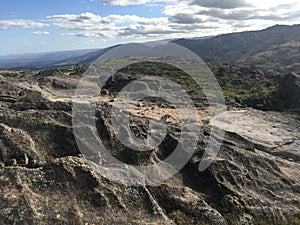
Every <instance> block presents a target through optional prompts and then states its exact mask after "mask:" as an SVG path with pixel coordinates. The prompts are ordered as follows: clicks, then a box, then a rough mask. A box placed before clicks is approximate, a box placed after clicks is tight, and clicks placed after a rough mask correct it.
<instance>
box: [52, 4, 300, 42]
mask: <svg viewBox="0 0 300 225" xmlns="http://www.w3.org/2000/svg"><path fill="white" fill-rule="evenodd" d="M105 1H106V2H107V3H109V4H113V5H130V4H146V5H145V7H147V4H155V2H158V1H160V2H168V4H167V5H165V6H164V10H163V16H162V17H153V18H146V17H140V16H136V15H115V14H111V15H108V16H100V15H95V14H93V13H82V14H79V15H77V14H65V15H54V16H49V17H47V19H48V20H49V21H51V23H52V24H53V25H54V26H56V27H58V28H60V29H62V30H64V32H63V33H62V35H64V36H67V35H68V36H79V37H86V38H101V39H103V40H104V39H108V40H111V39H116V40H117V39H118V40H120V39H121V38H124V39H125V38H126V39H133V40H138V39H145V38H153V37H155V38H163V39H164V38H178V37H194V36H208V35H216V34H220V33H229V32H236V31H243V30H257V29H261V28H265V27H266V26H269V25H275V24H277V23H278V24H294V23H299V21H300V12H299V10H297V9H298V8H299V3H298V2H297V1H296V0H286V2H285V3H284V4H282V1H279V0H265V1H261V0H253V1H250V0H181V1H176V0H155V1H150V0H135V1H133V0H105Z"/></svg>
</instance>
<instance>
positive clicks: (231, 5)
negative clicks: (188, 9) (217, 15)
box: [190, 0, 252, 9]
mask: <svg viewBox="0 0 300 225" xmlns="http://www.w3.org/2000/svg"><path fill="white" fill-rule="evenodd" d="M190 4H191V5H199V6H203V7H208V8H220V9H235V8H241V7H249V6H252V4H251V3H249V2H248V1H246V0H193V1H192V2H191V3H190Z"/></svg>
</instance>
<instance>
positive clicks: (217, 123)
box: [0, 73, 300, 225]
mask: <svg viewBox="0 0 300 225" xmlns="http://www.w3.org/2000/svg"><path fill="white" fill-rule="evenodd" d="M70 76H71V77H70ZM79 79H80V77H79V76H76V75H66V74H60V73H59V74H54V75H53V74H48V73H40V74H38V75H37V76H36V77H34V78H26V77H25V78H24V77H3V76H0V96H1V98H0V224H74V225H77V224H78V225H81V224H82V225H85V224H97V225H98V224H118V225H119V224H216V225H217V224H259V222H257V221H268V224H282V221H285V220H288V219H289V218H290V217H292V216H295V215H297V214H299V212H300V207H299V206H300V141H299V137H300V117H299V115H297V114H289V113H278V112H262V111H258V110H254V109H251V108H247V109H231V110H230V111H226V112H224V113H222V114H220V115H215V116H212V115H210V114H209V110H208V109H207V108H198V109H197V110H198V112H199V115H200V118H201V119H200V121H206V122H203V123H200V136H199V141H198V146H197V149H196V151H195V153H194V155H193V157H192V158H191V159H190V160H189V162H188V163H187V164H186V165H185V166H184V168H182V169H181V170H180V171H179V172H178V173H177V174H176V175H175V176H173V177H172V178H169V179H168V180H166V181H163V182H161V183H158V184H155V185H147V186H137V187H131V186H126V185H121V184H118V183H116V182H112V181H110V180H108V179H106V178H104V177H102V176H101V175H100V174H99V173H97V172H96V171H95V170H94V169H93V167H92V166H91V164H89V163H88V162H87V159H86V158H84V157H83V156H82V154H81V152H80V151H79V148H78V146H77V144H76V140H75V137H74V133H73V126H72V104H71V99H72V94H73V93H74V92H75V88H76V84H77V83H78V81H79ZM97 99H98V103H97V109H96V114H95V118H96V125H97V129H98V134H99V136H100V138H101V140H102V141H103V143H104V145H105V146H106V147H107V148H108V149H109V150H110V151H111V154H112V155H114V156H115V157H116V158H118V159H119V160H121V161H123V162H126V163H128V164H132V165H143V166H144V165H149V164H155V163H157V162H159V161H160V160H163V159H165V158H166V157H167V156H168V155H170V154H171V152H172V151H173V150H174V148H175V147H176V146H177V144H178V142H179V136H180V135H179V134H180V129H178V124H177V114H176V112H174V111H175V109H174V108H172V106H168V105H164V106H163V107H162V106H161V105H162V103H161V102H156V100H150V102H149V101H148V102H141V103H138V104H137V105H136V109H133V111H130V112H128V113H131V126H130V129H129V130H127V131H128V132H133V133H134V134H135V135H136V136H137V137H139V138H145V137H147V135H148V123H147V121H148V119H149V118H152V119H153V118H154V119H156V118H157V115H155V113H153V110H151V108H153V107H154V106H155V105H156V106H155V107H157V108H158V109H159V110H157V111H158V112H159V117H163V115H164V114H165V115H166V117H164V118H165V119H166V122H167V124H168V134H167V135H166V137H165V139H164V140H163V142H162V144H161V145H160V146H158V147H157V148H156V149H154V150H152V151H149V152H142V153H141V152H138V151H133V150H132V149H129V148H126V147H125V146H123V144H122V143H120V141H118V140H117V138H116V134H115V133H114V130H113V128H112V125H111V121H110V107H111V104H113V100H112V99H111V97H110V96H107V95H106V96H102V97H101V96H100V97H99V98H97ZM154 109H155V108H154ZM170 118H171V119H170ZM212 127H214V128H216V129H218V130H224V131H225V137H224V140H223V143H222V147H221V150H220V152H219V154H218V156H217V158H216V159H215V160H214V162H213V163H212V165H211V166H210V167H209V168H208V169H207V170H205V171H203V172H200V171H199V170H198V166H199V162H200V161H201V159H202V156H203V153H204V151H205V146H206V144H207V142H208V138H209V134H210V130H211V128H212ZM213 138H215V139H217V140H218V139H220V138H221V137H218V135H217V134H215V136H214V137H213ZM94 154H95V153H93V152H92V153H91V155H90V156H91V158H93V157H94ZM100 160H101V159H100ZM104 163H105V162H104ZM121 169H122V168H121ZM295 221H296V220H295Z"/></svg>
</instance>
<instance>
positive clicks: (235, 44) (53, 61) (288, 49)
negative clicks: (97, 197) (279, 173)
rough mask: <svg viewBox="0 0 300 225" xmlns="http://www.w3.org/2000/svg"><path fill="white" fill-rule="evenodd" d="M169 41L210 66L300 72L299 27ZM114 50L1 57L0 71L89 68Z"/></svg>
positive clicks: (273, 28)
mask: <svg viewBox="0 0 300 225" xmlns="http://www.w3.org/2000/svg"><path fill="white" fill-rule="evenodd" d="M169 41H170V42H173V43H176V44H179V45H182V46H184V47H186V48H188V49H190V50H191V51H193V52H195V53H196V54H197V55H199V56H200V57H201V58H202V59H203V60H204V61H205V62H207V63H211V64H220V63H232V64H244V65H245V64H246V65H255V66H258V67H260V66H262V67H264V68H269V69H276V70H278V69H281V68H284V69H289V70H292V71H293V70H298V71H300V62H299V59H300V25H293V26H286V25H276V26H273V27H269V28H267V29H264V30H260V31H246V32H240V33H230V34H222V35H218V36H213V37H203V38H191V39H176V40H169ZM116 46H120V45H116ZM116 46H111V47H109V48H106V49H98V50H97V49H94V50H82V51H65V52H55V53H45V54H43V53H41V54H35V55H24V56H23V57H21V58H20V57H19V58H16V57H15V58H14V57H6V58H5V57H3V56H0V69H36V70H38V69H45V68H58V67H66V66H71V65H76V64H89V63H92V62H93V61H95V60H96V59H97V58H98V57H100V56H101V55H102V54H103V53H104V52H106V51H108V50H110V49H112V48H114V47H116Z"/></svg>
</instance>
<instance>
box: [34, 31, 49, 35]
mask: <svg viewBox="0 0 300 225" xmlns="http://www.w3.org/2000/svg"><path fill="white" fill-rule="evenodd" d="M32 34H35V35H50V33H49V32H48V31H34V32H32Z"/></svg>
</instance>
